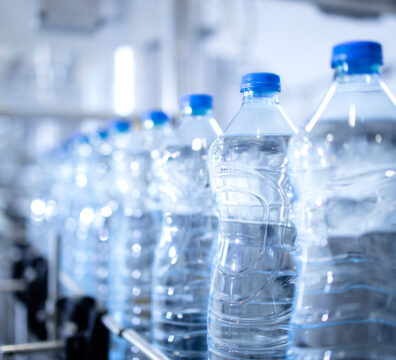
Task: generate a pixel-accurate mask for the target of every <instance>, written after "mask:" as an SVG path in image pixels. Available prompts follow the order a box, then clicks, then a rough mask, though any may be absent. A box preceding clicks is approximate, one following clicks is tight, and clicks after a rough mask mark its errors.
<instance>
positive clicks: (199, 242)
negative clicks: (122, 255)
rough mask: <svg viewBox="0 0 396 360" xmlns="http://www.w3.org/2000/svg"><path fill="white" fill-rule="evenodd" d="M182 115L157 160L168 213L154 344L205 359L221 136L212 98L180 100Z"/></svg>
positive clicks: (156, 272)
mask: <svg viewBox="0 0 396 360" xmlns="http://www.w3.org/2000/svg"><path fill="white" fill-rule="evenodd" d="M181 111H182V118H181V120H180V125H179V126H178V128H177V130H176V131H175V134H174V135H173V136H172V138H170V139H168V141H167V146H166V148H165V149H164V150H163V151H162V152H161V155H160V157H159V159H158V160H157V161H156V162H155V164H154V175H155V180H154V181H155V184H156V186H157V188H158V189H159V192H160V194H161V201H162V207H163V211H164V217H163V225H162V236H161V240H160V242H159V244H158V245H157V247H156V249H155V253H154V265H153V271H152V273H153V285H152V289H153V294H152V316H153V318H152V324H153V342H154V344H155V345H156V346H157V347H158V348H159V349H160V350H161V351H163V352H164V353H165V354H166V355H167V356H169V357H170V358H172V359H189V360H197V359H206V358H207V345H206V332H207V326H206V315H207V302H208V295H209V282H210V262H211V259H210V249H211V247H212V244H213V242H214V241H215V237H216V234H217V218H216V216H215V213H214V209H213V199H212V194H211V191H210V188H209V175H208V171H207V154H208V149H209V146H210V144H211V143H212V142H213V141H214V140H215V139H216V138H217V136H218V135H220V134H221V129H220V127H219V125H218V124H217V122H216V121H215V119H214V118H213V113H212V97H211V96H209V95H186V96H182V98H181Z"/></svg>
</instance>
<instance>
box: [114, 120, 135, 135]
mask: <svg viewBox="0 0 396 360" xmlns="http://www.w3.org/2000/svg"><path fill="white" fill-rule="evenodd" d="M109 128H110V129H114V130H116V131H118V132H121V133H123V132H127V131H129V129H130V128H131V123H130V122H129V120H126V119H113V120H110V122H109Z"/></svg>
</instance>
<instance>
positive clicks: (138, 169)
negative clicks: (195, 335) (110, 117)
mask: <svg viewBox="0 0 396 360" xmlns="http://www.w3.org/2000/svg"><path fill="white" fill-rule="evenodd" d="M141 125H142V127H141V129H134V130H133V132H132V133H131V136H130V141H129V142H128V144H127V145H128V146H127V147H126V148H125V149H124V150H123V151H122V152H120V153H118V154H117V153H116V152H117V151H121V149H118V150H115V153H113V160H114V162H115V163H114V169H113V168H112V171H113V170H114V171H115V173H114V178H115V179H116V180H115V184H116V185H118V188H119V190H120V191H121V192H120V195H121V196H120V197H119V198H118V207H117V210H116V212H115V213H114V216H112V217H111V223H112V224H111V227H110V233H109V239H108V242H109V266H108V270H109V296H108V309H109V311H110V313H111V314H112V315H113V316H114V318H115V319H116V320H117V321H118V322H119V323H120V324H121V325H122V326H124V327H127V328H132V329H134V330H136V331H137V332H138V333H139V334H140V335H142V336H144V337H145V338H146V339H147V340H148V341H151V322H150V317H151V315H150V302H151V274H152V273H151V270H152V260H153V251H154V247H155V244H156V242H157V239H158V237H159V235H160V230H161V213H160V207H159V206H158V204H157V200H156V198H155V197H153V196H152V193H151V181H152V175H151V166H152V162H153V161H154V160H155V159H156V158H158V154H159V151H158V150H159V148H160V147H161V146H162V144H163V142H164V140H165V139H166V137H168V136H170V132H171V128H170V125H169V119H168V116H167V115H166V114H165V113H163V112H162V111H147V112H145V113H143V114H142V117H141ZM109 212H110V210H109ZM132 357H133V359H146V357H144V356H143V355H142V354H141V353H139V351H138V349H137V348H135V347H131V346H130V345H129V344H128V343H127V342H126V341H125V340H123V339H118V338H115V337H113V338H112V344H111V350H110V359H111V360H125V359H129V358H132Z"/></svg>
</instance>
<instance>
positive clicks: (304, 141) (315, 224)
mask: <svg viewBox="0 0 396 360" xmlns="http://www.w3.org/2000/svg"><path fill="white" fill-rule="evenodd" d="M344 75H345V76H344ZM325 105H326V106H327V107H325ZM319 109H322V110H319V111H318V113H317V114H316V115H315V116H314V118H313V120H314V121H311V122H310V123H309V124H308V125H307V126H306V128H305V131H304V132H301V133H300V134H298V135H297V136H296V137H295V138H294V139H293V140H292V141H291V145H290V177H291V179H292V183H293V187H294V189H295V191H296V194H297V198H298V202H297V204H296V217H297V221H296V223H297V227H298V233H299V245H300V251H299V257H298V258H299V263H300V273H299V277H298V281H297V294H296V298H295V310H294V314H293V316H292V333H291V341H290V350H289V357H290V358H291V359H307V358H312V359H327V358H328V359H395V358H396V355H395V354H396V318H395V314H396V303H395V301H394V295H395V292H396V278H395V277H394V276H392V275H391V274H392V273H393V272H394V269H395V267H396V260H395V259H396V257H395V251H396V247H395V242H394V234H395V213H394V211H393V209H394V208H395V205H396V192H395V177H394V174H395V172H394V169H395V164H396V163H395V160H394V159H395V155H396V154H395V151H396V148H395V145H394V144H395V139H396V107H395V104H394V103H393V102H392V100H391V98H389V97H388V95H387V90H385V87H384V84H383V83H382V82H381V80H380V77H379V75H378V73H371V72H367V73H365V74H342V76H337V77H336V80H335V82H334V84H333V86H332V87H331V89H330V92H329V94H328V95H327V97H326V99H325V104H322V106H321V107H320V108H319ZM323 109H324V110H323Z"/></svg>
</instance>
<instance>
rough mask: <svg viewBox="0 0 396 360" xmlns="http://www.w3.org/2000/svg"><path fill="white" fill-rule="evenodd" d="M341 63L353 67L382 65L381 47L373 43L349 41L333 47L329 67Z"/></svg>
mask: <svg viewBox="0 0 396 360" xmlns="http://www.w3.org/2000/svg"><path fill="white" fill-rule="evenodd" d="M342 63H347V64H350V65H353V66H372V65H382V63H383V62H382V46H381V44H380V43H377V42H374V41H351V42H345V43H341V44H338V45H336V46H334V47H333V55H332V57H331V67H332V68H335V67H337V66H338V65H340V64H342Z"/></svg>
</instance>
